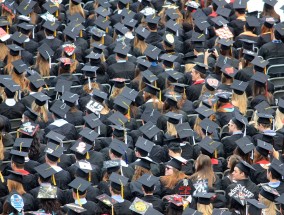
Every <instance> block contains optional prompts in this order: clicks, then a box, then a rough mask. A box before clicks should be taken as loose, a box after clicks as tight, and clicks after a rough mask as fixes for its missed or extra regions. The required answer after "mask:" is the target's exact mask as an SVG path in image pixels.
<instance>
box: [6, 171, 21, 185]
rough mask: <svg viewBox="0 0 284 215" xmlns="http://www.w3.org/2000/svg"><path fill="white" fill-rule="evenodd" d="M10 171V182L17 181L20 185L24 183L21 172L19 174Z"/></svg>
mask: <svg viewBox="0 0 284 215" xmlns="http://www.w3.org/2000/svg"><path fill="white" fill-rule="evenodd" d="M8 171H9V173H10V174H9V175H8V180H12V181H16V182H19V183H22V182H23V173H21V172H17V171H12V170H8Z"/></svg>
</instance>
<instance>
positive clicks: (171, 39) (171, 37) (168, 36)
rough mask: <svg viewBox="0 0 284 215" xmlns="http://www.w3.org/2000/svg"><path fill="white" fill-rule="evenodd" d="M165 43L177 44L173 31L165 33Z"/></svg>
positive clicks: (167, 44) (168, 44)
mask: <svg viewBox="0 0 284 215" xmlns="http://www.w3.org/2000/svg"><path fill="white" fill-rule="evenodd" d="M163 41H164V44H165V45H166V46H168V47H172V46H173V45H174V44H175V37H174V35H173V34H171V33H165V34H164V36H163Z"/></svg>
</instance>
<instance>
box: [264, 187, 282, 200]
mask: <svg viewBox="0 0 284 215" xmlns="http://www.w3.org/2000/svg"><path fill="white" fill-rule="evenodd" d="M259 194H260V195H262V196H263V197H264V198H266V199H268V200H269V201H272V202H274V201H275V199H276V198H277V197H279V196H280V194H279V193H278V191H277V190H276V189H274V188H272V187H270V186H268V185H262V187H261V190H260V192H259Z"/></svg>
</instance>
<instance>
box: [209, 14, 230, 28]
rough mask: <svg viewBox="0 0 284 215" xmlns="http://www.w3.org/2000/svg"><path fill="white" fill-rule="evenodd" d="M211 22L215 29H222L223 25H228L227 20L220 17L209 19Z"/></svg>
mask: <svg viewBox="0 0 284 215" xmlns="http://www.w3.org/2000/svg"><path fill="white" fill-rule="evenodd" d="M211 20H212V22H213V23H214V24H215V27H218V28H220V27H223V26H224V25H227V24H228V23H229V21H228V20H226V19H224V18H223V17H222V16H217V17H215V18H212V19H211Z"/></svg>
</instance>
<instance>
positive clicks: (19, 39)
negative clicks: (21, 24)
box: [11, 31, 28, 44]
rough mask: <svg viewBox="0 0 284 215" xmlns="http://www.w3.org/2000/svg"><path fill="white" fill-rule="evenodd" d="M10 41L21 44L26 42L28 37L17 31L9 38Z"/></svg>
mask: <svg viewBox="0 0 284 215" xmlns="http://www.w3.org/2000/svg"><path fill="white" fill-rule="evenodd" d="M11 39H12V40H13V41H15V42H17V43H18V44H23V43H24V42H26V41H27V40H28V37H27V36H26V35H24V34H22V33H20V32H18V31H17V32H15V33H14V34H13V35H12V36H11Z"/></svg>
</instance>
